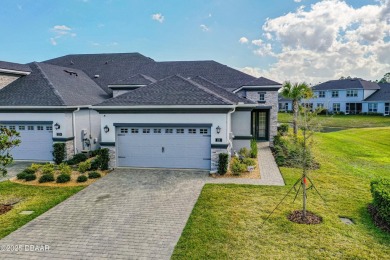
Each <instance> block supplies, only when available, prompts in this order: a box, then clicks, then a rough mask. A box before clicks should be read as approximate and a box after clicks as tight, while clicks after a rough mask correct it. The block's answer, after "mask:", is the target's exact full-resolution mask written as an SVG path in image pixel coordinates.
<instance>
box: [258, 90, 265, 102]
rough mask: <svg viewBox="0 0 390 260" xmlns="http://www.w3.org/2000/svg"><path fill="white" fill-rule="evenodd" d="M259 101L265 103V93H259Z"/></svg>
mask: <svg viewBox="0 0 390 260" xmlns="http://www.w3.org/2000/svg"><path fill="white" fill-rule="evenodd" d="M259 101H260V102H264V101H265V92H259Z"/></svg>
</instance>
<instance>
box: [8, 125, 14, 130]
mask: <svg viewBox="0 0 390 260" xmlns="http://www.w3.org/2000/svg"><path fill="white" fill-rule="evenodd" d="M8 128H9V130H16V127H15V126H14V125H10V126H9V127H8Z"/></svg>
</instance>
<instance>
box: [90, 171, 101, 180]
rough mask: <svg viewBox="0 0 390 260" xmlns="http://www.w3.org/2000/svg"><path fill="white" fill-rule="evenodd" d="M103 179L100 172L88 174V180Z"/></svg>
mask: <svg viewBox="0 0 390 260" xmlns="http://www.w3.org/2000/svg"><path fill="white" fill-rule="evenodd" d="M100 177H102V175H100V173H98V172H90V173H88V178H90V179H97V178H100Z"/></svg>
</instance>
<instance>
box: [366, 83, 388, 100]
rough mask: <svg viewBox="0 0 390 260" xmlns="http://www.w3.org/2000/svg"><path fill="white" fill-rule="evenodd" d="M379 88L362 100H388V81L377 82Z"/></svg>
mask: <svg viewBox="0 0 390 260" xmlns="http://www.w3.org/2000/svg"><path fill="white" fill-rule="evenodd" d="M378 85H379V87H380V88H381V89H379V90H378V91H376V92H375V93H374V94H372V95H371V96H369V97H368V98H366V99H365V100H364V101H370V102H372V101H386V102H390V83H378Z"/></svg>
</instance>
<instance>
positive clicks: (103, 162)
mask: <svg viewBox="0 0 390 260" xmlns="http://www.w3.org/2000/svg"><path fill="white" fill-rule="evenodd" d="M99 158H100V169H101V170H103V171H105V170H108V162H109V161H110V154H109V150H108V148H104V149H100V152H99Z"/></svg>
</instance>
